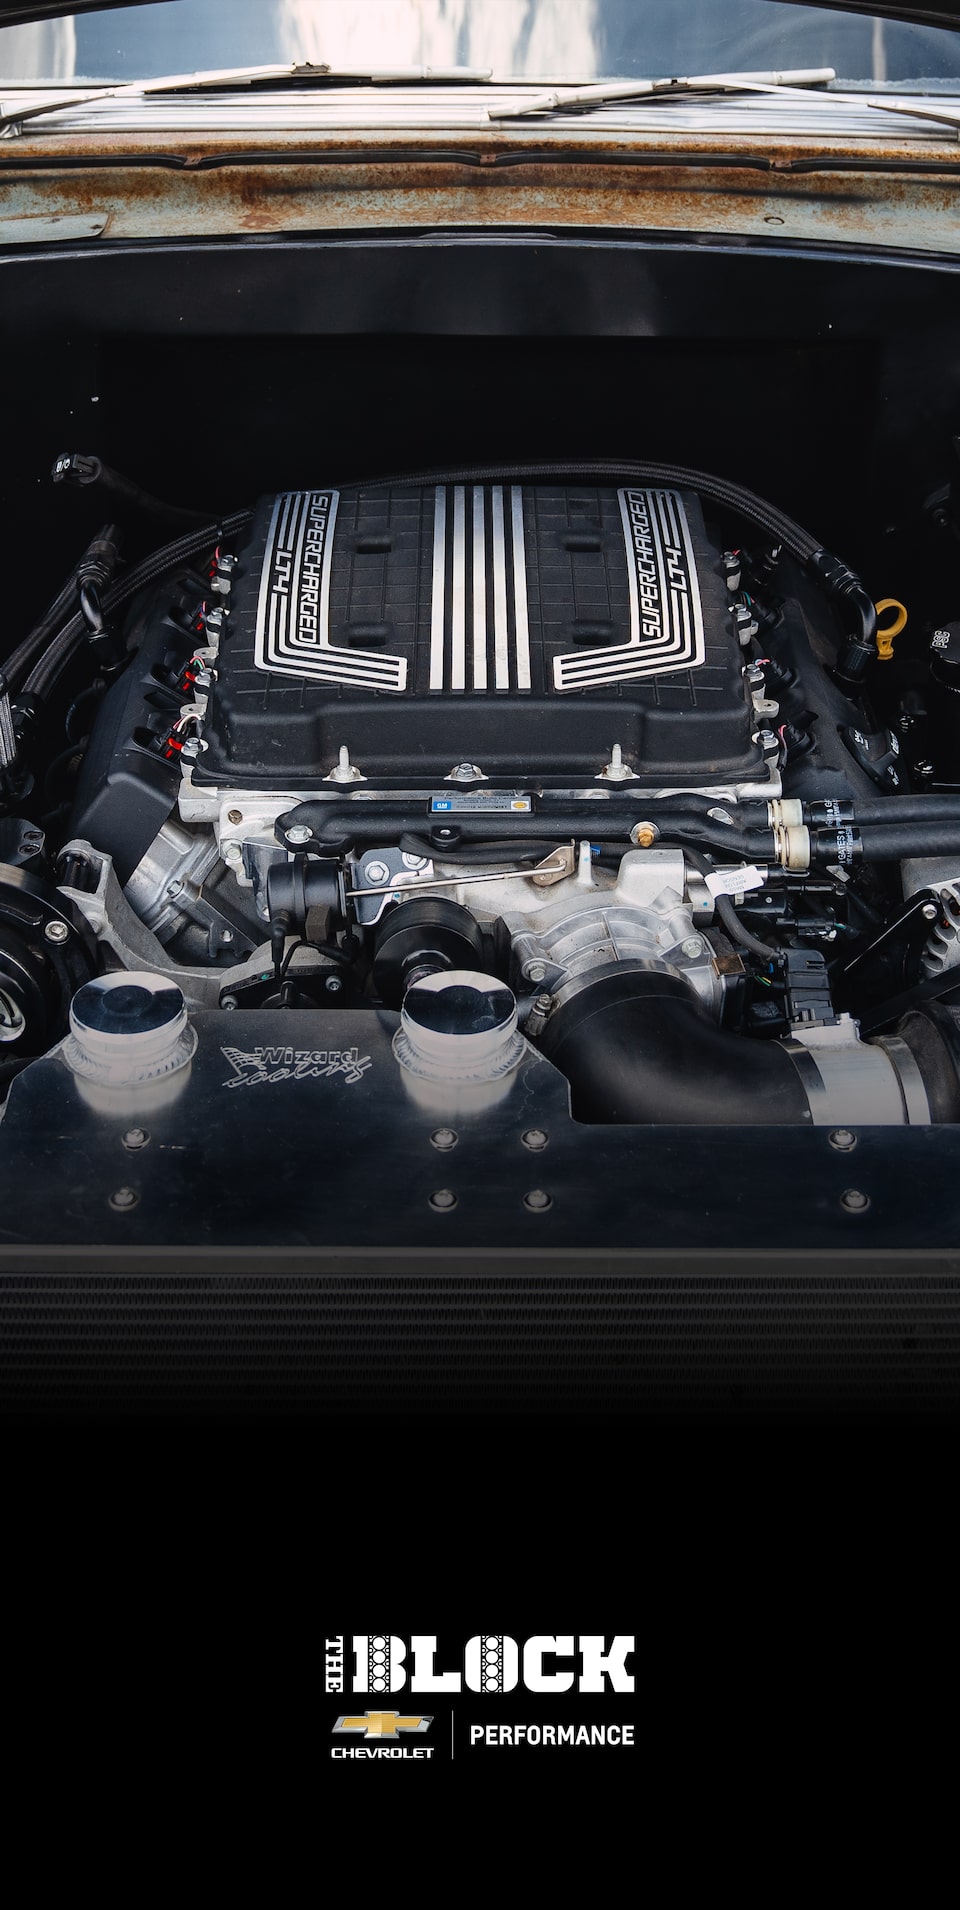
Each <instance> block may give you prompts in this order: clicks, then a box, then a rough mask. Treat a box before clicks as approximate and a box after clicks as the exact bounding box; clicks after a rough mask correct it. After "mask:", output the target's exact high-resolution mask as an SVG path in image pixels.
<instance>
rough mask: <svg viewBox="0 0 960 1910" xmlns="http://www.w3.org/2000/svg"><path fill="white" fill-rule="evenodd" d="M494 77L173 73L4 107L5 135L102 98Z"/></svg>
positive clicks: (386, 72)
mask: <svg viewBox="0 0 960 1910" xmlns="http://www.w3.org/2000/svg"><path fill="white" fill-rule="evenodd" d="M489 78H490V72H489V69H486V68H484V69H482V70H481V69H479V68H474V67H469V66H452V67H432V66H392V67H383V68H381V69H378V70H377V71H376V72H370V71H368V70H367V69H365V68H363V67H358V68H357V69H356V70H355V71H354V70H353V69H352V68H343V67H338V68H334V67H331V66H324V65H312V66H311V65H306V66H297V65H288V66H224V67H215V68H213V69H212V70H211V71H210V72H208V73H168V74H165V75H164V77H163V78H162V79H157V80H132V81H130V82H129V83H127V84H124V85H119V86H98V87H92V88H91V89H90V90H89V91H88V92H86V93H84V92H76V91H75V92H72V93H60V94H59V95H57V97H56V98H53V99H51V98H50V97H49V95H48V97H47V98H46V99H42V100H39V101H38V102H37V103H36V105H33V106H29V105H26V106H20V105H18V106H15V107H11V108H10V110H9V111H7V112H4V111H2V110H0V133H5V132H7V131H8V129H9V128H10V127H14V126H19V125H20V123H21V121H22V120H27V119H40V118H41V117H42V116H43V115H44V114H46V113H62V112H64V111H65V110H66V109H67V108H68V107H71V106H95V105H96V104H97V102H98V101H99V100H102V99H129V100H135V99H143V98H144V97H145V96H146V95H148V94H150V93H192V92H202V91H203V90H204V88H205V87H208V86H209V87H217V86H228V87H229V86H252V85H253V84H255V82H256V81H258V80H277V81H281V80H283V81H289V80H292V81H294V82H295V83H299V84H301V85H304V86H311V85H316V84H318V83H327V82H329V83H330V84H332V85H336V84H337V81H338V80H367V81H369V83H370V84H371V85H372V86H405V85H406V86H415V85H417V84H419V83H421V82H431V81H432V82H435V83H440V84H443V82H445V81H446V82H448V83H451V84H452V83H454V82H457V83H459V82H469V81H474V82H476V83H481V82H483V81H485V80H489Z"/></svg>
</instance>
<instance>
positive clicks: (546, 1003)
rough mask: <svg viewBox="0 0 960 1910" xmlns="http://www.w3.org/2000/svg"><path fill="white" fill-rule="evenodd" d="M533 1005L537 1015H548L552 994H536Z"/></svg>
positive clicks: (551, 1004)
mask: <svg viewBox="0 0 960 1910" xmlns="http://www.w3.org/2000/svg"><path fill="white" fill-rule="evenodd" d="M533 1005H534V1007H535V1009H536V1011H537V1014H538V1015H549V1013H550V1010H551V1008H552V1007H553V996H552V995H538V996H537V999H536V1001H535V1002H534V1004H533Z"/></svg>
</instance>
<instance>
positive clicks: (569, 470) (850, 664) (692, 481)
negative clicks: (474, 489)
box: [343, 458, 877, 689]
mask: <svg viewBox="0 0 960 1910" xmlns="http://www.w3.org/2000/svg"><path fill="white" fill-rule="evenodd" d="M570 478H573V479H580V478H585V479H588V480H589V481H590V482H593V483H597V484H611V483H617V482H620V481H622V480H624V479H626V481H627V482H628V483H630V484H637V485H654V486H656V485H668V486H670V487H671V488H676V489H677V490H682V491H696V492H697V494H698V496H699V497H706V498H709V499H710V502H711V503H712V504H718V505H720V507H721V509H723V510H728V511H733V512H734V513H735V514H736V515H737V516H738V517H741V518H743V519H744V521H745V522H746V523H748V524H752V525H753V526H754V527H755V528H756V529H757V530H759V531H763V532H764V533H765V534H766V535H767V536H769V537H772V538H773V539H774V541H775V543H777V544H781V545H782V546H783V548H784V550H786V551H788V552H789V553H790V556H791V557H795V558H796V560H797V562H798V563H800V564H802V565H803V567H804V569H805V570H806V571H808V572H809V574H810V576H811V577H813V578H814V580H815V582H816V583H818V584H819V586H820V588H821V589H822V590H823V591H824V592H825V594H826V595H827V596H828V597H832V598H833V599H834V600H835V602H836V603H837V604H838V605H839V607H840V609H841V611H842V612H843V613H844V614H845V616H846V619H847V622H848V624H849V626H850V628H849V632H848V641H847V644H846V647H845V649H844V652H843V655H842V656H841V658H840V661H839V663H838V665H837V676H838V677H839V678H840V681H841V682H842V683H844V684H845V685H849V686H850V687H851V688H854V689H855V688H857V687H858V686H859V685H860V684H861V683H862V682H863V679H864V677H865V676H866V674H867V670H868V669H869V667H870V664H871V663H872V662H873V661H874V659H875V658H876V654H877V613H876V610H875V608H874V604H873V599H872V597H871V596H870V593H869V591H868V590H866V589H865V588H864V586H863V584H862V583H861V582H860V579H859V577H857V575H856V574H855V572H854V571H852V570H851V569H850V568H849V566H848V565H847V564H845V563H844V562H843V561H842V559H841V558H839V557H834V556H832V555H831V553H830V552H829V551H827V550H824V548H823V545H822V544H820V543H819V542H818V541H817V539H816V538H815V537H811V535H810V532H809V531H805V530H804V529H803V526H802V525H800V524H798V523H796V522H795V520H794V519H793V518H792V517H788V516H787V514H786V512H785V511H781V510H778V509H777V507H776V505H774V504H770V503H768V501H767V499H766V498H763V497H758V496H757V494H756V492H755V491H749V490H747V489H746V488H745V486H744V485H742V484H732V483H730V481H729V480H728V479H727V478H718V477H714V476H713V474H712V472H710V471H691V470H689V469H688V468H687V467H686V465H682V464H651V463H646V462H643V461H638V460H637V459H632V458H624V459H619V458H618V459H612V458H587V459H578V460H577V461H576V463H572V464H492V465H479V466H477V467H475V468H474V467H470V466H467V467H466V468H464V469H463V470H454V471H417V472H415V473H412V474H408V473H406V472H404V473H402V474H401V475H399V476H394V477H385V478H370V479H366V480H364V481H363V482H360V483H355V484H348V485H344V486H343V492H344V494H345V495H347V496H349V495H351V494H352V493H353V492H355V491H360V490H367V489H370V488H373V487H375V486H379V485H411V486H413V485H416V486H418V487H419V486H424V487H429V486H430V485H436V484H520V483H524V482H528V483H539V482H547V481H549V480H551V479H553V480H560V481H564V480H568V479H570Z"/></svg>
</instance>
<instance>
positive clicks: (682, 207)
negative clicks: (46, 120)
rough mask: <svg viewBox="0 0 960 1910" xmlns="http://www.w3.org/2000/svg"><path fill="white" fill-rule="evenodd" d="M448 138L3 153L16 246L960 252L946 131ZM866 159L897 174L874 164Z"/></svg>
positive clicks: (42, 145)
mask: <svg viewBox="0 0 960 1910" xmlns="http://www.w3.org/2000/svg"><path fill="white" fill-rule="evenodd" d="M439 144H440V142H439V141H438V139H437V136H436V135H435V134H431V135H430V136H429V137H427V136H426V135H421V134H418V135H416V136H411V135H409V134H406V135H399V136H398V135H397V134H395V133H391V134H389V135H387V134H375V135H371V134H367V133H365V134H363V136H362V137H359V136H357V135H356V134H351V135H344V134H342V133H341V134H338V135H337V136H336V137H327V138H325V139H319V138H316V137H312V138H306V137H304V135H303V134H283V133H278V134H277V135H276V136H272V137H271V142H270V148H269V152H265V151H263V150H261V151H259V152H244V151H243V150H238V145H237V140H236V135H234V136H233V137H232V138H231V137H230V136H228V135H224V134H220V135H217V136H211V137H210V138H209V139H205V140H204V141H203V143H202V144H198V142H197V141H196V138H195V137H194V138H191V139H189V140H188V139H186V138H185V137H183V136H180V135H167V136H166V137H165V138H164V140H163V141H162V143H160V144H158V142H157V141H156V140H154V139H147V138H146V136H144V135H142V134H125V135H117V134H112V135H110V136H109V137H102V138H101V137H98V136H95V135H90V134H85V135H84V136H83V138H82V140H80V139H77V138H76V136H74V137H73V138H70V137H67V136H65V135H55V136H51V135H49V134H45V135H44V136H43V137H42V138H41V137H33V138H23V139H19V140H16V141H14V142H10V143H9V144H6V143H0V243H7V244H10V243H16V242H18V241H19V242H21V243H30V242H31V240H35V241H37V242H39V241H41V240H42V241H43V242H48V241H49V239H50V237H51V236H52V235H53V233H54V231H55V228H54V227H52V226H51V221H66V220H70V221H72V222H74V223H76V222H77V221H89V225H88V226H87V227H85V230H87V231H88V232H89V235H90V236H91V237H94V236H98V235H101V234H102V235H103V237H105V238H107V239H124V240H131V239H171V238H174V239H175V238H199V237H207V238H210V237H224V236H230V235H240V234H243V233H250V232H273V233H283V232H304V231H314V232H315V231H343V230H351V231H353V230H364V229H377V230H383V229H391V228H403V229H409V228H411V227H423V226H434V227H441V228H443V227H445V228H455V227H463V226H476V227H484V226H487V227H493V226H508V227H510V226H512V227H518V226H520V227H524V228H529V227H531V226H544V227H549V228H554V229H555V228H556V227H558V226H568V227H580V228H582V227H585V226H591V225H593V226H598V227H602V228H605V229H617V228H621V229H625V230H630V231H668V230H669V231H672V232H678V231H679V232H683V231H691V232H698V233H703V232H713V233H717V234H718V235H720V236H732V237H735V236H742V237H751V236H753V237H756V236H765V237H768V238H769V237H781V238H784V239H798V240H806V241H817V242H822V243H826V244H830V243H846V244H850V243H858V244H863V245H874V244H875V245H880V246H884V247H892V248H895V249H898V250H900V249H907V250H911V251H919V252H939V253H945V252H960V220H958V218H957V189H958V185H960V150H958V149H957V148H956V147H953V146H951V145H950V144H949V143H947V144H945V143H944V141H943V140H942V139H938V138H936V137H934V138H933V139H931V141H930V142H929V144H928V143H927V142H926V141H923V142H918V141H917V140H915V139H911V140H910V141H909V143H902V144H901V143H894V144H890V143H881V142H879V141H877V142H871V143H870V146H869V148H868V149H865V148H864V146H863V144H862V143H859V144H858V143H856V142H847V143H843V142H839V141H838V142H834V143H833V144H831V145H829V146H827V145H824V144H823V143H820V142H818V143H817V144H812V143H805V142H786V141H783V140H772V139H767V140H763V141H760V142H753V143H752V144H751V148H750V151H749V152H741V153H739V154H738V153H737V152H736V151H735V150H731V142H730V140H729V139H723V138H720V137H718V136H717V135H715V134H711V135H710V136H703V137H698V138H696V139H693V138H685V139H684V142H683V148H682V150H671V151H670V152H669V153H665V152H664V149H663V143H662V141H661V142H658V143H656V144H655V143H654V142H653V141H652V140H651V139H650V138H649V137H637V136H636V135H631V136H630V137H629V138H626V137H624V136H623V135H619V136H616V137H613V138H611V137H606V138H604V139H598V138H595V137H593V138H590V139H588V138H587V137H585V136H584V135H581V136H580V137H579V138H578V140H577V142H576V146H575V149H574V150H573V151H570V150H569V149H568V150H565V151H556V150H552V149H551V150H548V151H545V150H544V146H543V140H542V136H540V137H539V138H538V139H536V140H535V139H533V138H531V137H526V138H520V139H517V138H516V137H515V136H514V135H512V134H511V135H510V136H503V135H499V136H493V137H491V138H490V139H489V140H488V139H487V138H486V137H485V138H484V139H483V141H482V143H480V144H478V142H477V139H476V136H475V135H469V136H466V135H457V134H451V135H449V136H446V135H445V136H444V137H443V140H442V156H440V155H439V154H438V146H439ZM378 155H379V156H378ZM865 157H867V158H868V159H869V165H870V167H871V168H873V167H876V166H877V164H878V163H880V164H881V165H884V166H886V167H889V168H891V169H892V170H889V171H875V170H864V171H858V170H856V167H857V164H858V162H859V163H860V164H863V162H864V159H865ZM37 162H39V163H37ZM831 167H839V168H840V169H839V170H831ZM844 167H847V168H853V169H849V170H845V169H843V168H844ZM924 167H933V168H935V171H933V172H927V171H924V170H923V168H924ZM901 168H902V170H901ZM64 231H65V233H66V228H64ZM70 236H71V237H72V236H74V234H73V232H72V231H71V233H70Z"/></svg>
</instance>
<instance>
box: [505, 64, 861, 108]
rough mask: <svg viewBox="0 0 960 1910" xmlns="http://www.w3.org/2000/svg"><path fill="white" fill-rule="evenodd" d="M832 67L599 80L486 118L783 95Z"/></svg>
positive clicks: (830, 73) (829, 74)
mask: <svg viewBox="0 0 960 1910" xmlns="http://www.w3.org/2000/svg"><path fill="white" fill-rule="evenodd" d="M836 77H837V75H836V72H835V70H834V68H833V67H832V66H820V67H798V68H797V69H796V70H795V71H794V72H790V73H701V74H700V75H699V76H695V77H691V78H685V77H675V78H672V79H663V80H600V81H598V82H597V83H596V84H595V85H592V86H565V87H562V88H559V89H556V90H554V91H550V92H543V93H541V94H540V95H539V96H538V98H537V99H535V100H530V101H528V102H527V104H526V105H522V106H490V107H488V108H487V113H488V117H489V118H490V119H525V118H528V117H529V116H531V115H532V114H534V113H556V112H565V111H566V110H567V108H568V107H571V106H575V107H590V106H606V105H607V104H608V103H609V102H611V101H614V102H615V101H617V100H634V99H639V100H654V99H657V100H659V99H671V98H675V97H676V96H677V95H679V94H681V93H786V94H787V95H788V96H789V94H790V93H791V92H792V91H793V89H795V88H801V87H807V86H826V85H827V83H828V82H829V81H830V80H835V79H836Z"/></svg>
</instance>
